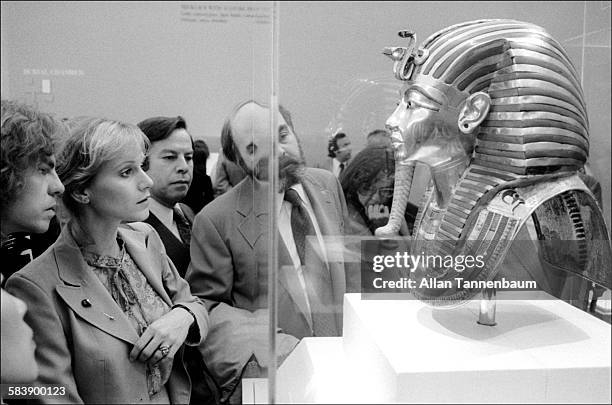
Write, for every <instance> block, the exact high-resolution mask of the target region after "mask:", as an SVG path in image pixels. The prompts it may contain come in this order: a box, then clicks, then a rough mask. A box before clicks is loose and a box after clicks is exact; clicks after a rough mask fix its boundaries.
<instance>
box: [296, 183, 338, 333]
mask: <svg viewBox="0 0 612 405" xmlns="http://www.w3.org/2000/svg"><path fill="white" fill-rule="evenodd" d="M284 199H285V200H286V201H288V202H289V203H291V206H292V208H291V231H292V233H293V240H294V242H295V247H296V249H297V253H298V256H299V257H300V261H301V263H302V270H303V275H304V281H305V282H306V293H307V295H308V301H309V303H310V309H311V311H312V314H311V316H312V323H313V329H314V334H315V336H337V335H338V332H337V330H338V328H337V327H336V321H335V315H334V313H333V308H331V305H332V292H331V279H330V277H329V270H328V269H327V265H326V264H325V263H324V262H323V261H322V260H321V258H320V257H319V255H318V254H316V253H315V254H307V252H306V236H315V237H316V232H315V228H314V225H313V223H312V221H311V219H310V216H309V215H308V212H307V211H306V207H305V206H304V201H303V200H302V199H301V198H300V196H299V194H298V193H297V191H295V190H293V189H289V190H287V191H285V198H284ZM311 252H312V249H309V252H308V253H311Z"/></svg>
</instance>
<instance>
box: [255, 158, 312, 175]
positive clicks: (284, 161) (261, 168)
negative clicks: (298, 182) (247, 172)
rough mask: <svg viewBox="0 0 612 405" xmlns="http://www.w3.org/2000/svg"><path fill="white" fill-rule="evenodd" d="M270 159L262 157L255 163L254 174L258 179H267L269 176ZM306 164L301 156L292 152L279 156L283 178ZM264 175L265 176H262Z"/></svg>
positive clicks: (280, 173) (279, 165)
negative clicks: (291, 153)
mask: <svg viewBox="0 0 612 405" xmlns="http://www.w3.org/2000/svg"><path fill="white" fill-rule="evenodd" d="M269 162H270V159H269V158H267V157H265V158H262V159H261V160H260V161H259V162H257V165H255V170H254V172H255V173H254V174H255V177H257V178H258V179H267V178H268V177H269V176H268V165H269ZM302 166H304V161H303V160H302V159H301V158H298V157H296V156H293V155H290V154H287V153H285V154H283V155H281V156H280V157H279V158H278V173H279V177H280V178H281V179H284V178H286V177H287V174H289V173H294V172H295V171H297V170H298V169H300V168H301V167H302ZM262 175H263V177H262Z"/></svg>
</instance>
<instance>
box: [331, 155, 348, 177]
mask: <svg viewBox="0 0 612 405" xmlns="http://www.w3.org/2000/svg"><path fill="white" fill-rule="evenodd" d="M341 164H343V165H344V169H346V162H341V161H339V160H338V159H336V158H333V159H332V173H333V174H334V176H336V178H338V177H340V165H341Z"/></svg>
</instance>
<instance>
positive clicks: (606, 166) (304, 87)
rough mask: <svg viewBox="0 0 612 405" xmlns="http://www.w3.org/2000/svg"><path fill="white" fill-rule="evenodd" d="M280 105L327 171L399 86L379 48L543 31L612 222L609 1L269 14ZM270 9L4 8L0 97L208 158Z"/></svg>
mask: <svg viewBox="0 0 612 405" xmlns="http://www.w3.org/2000/svg"><path fill="white" fill-rule="evenodd" d="M277 4H278V11H279V22H280V24H279V35H278V37H279V43H278V50H279V55H278V56H279V58H278V63H279V89H280V92H279V94H280V101H281V102H282V103H283V104H284V105H285V106H286V107H287V108H288V109H289V110H290V111H291V112H292V114H293V118H294V123H295V126H296V130H297V132H298V133H299V134H300V135H301V137H302V143H303V146H304V149H305V153H306V158H307V160H308V163H309V164H310V165H312V166H323V165H325V164H326V159H327V157H326V143H327V137H328V136H330V135H331V134H333V133H334V132H336V131H338V130H344V131H345V132H347V134H348V135H349V137H350V138H351V140H352V143H353V152H354V153H356V152H357V151H359V150H360V149H361V148H362V147H363V145H364V143H365V135H366V134H367V132H369V131H370V130H372V129H375V128H379V127H382V126H384V120H385V118H386V116H387V115H388V114H389V113H390V112H391V111H392V110H393V109H394V107H395V103H396V101H397V98H398V96H397V91H398V89H399V82H397V81H395V79H394V78H393V74H392V70H391V67H392V62H391V61H390V60H389V59H388V58H386V57H385V56H383V55H382V53H381V51H382V49H383V47H385V46H392V45H402V40H401V38H399V37H398V36H397V31H398V30H401V29H411V30H413V31H415V32H416V33H417V39H418V41H419V42H420V41H422V40H424V39H425V38H427V36H429V35H430V34H432V33H433V32H435V31H437V30H439V29H441V28H444V27H446V26H448V25H451V24H455V23H459V22H462V21H466V20H473V19H479V18H512V19H519V20H524V21H529V22H532V23H535V24H539V25H541V26H543V27H544V28H546V29H547V30H548V31H549V32H550V33H551V34H552V35H553V36H554V37H556V38H557V39H558V40H559V41H560V42H561V43H562V44H563V45H564V46H565V48H566V49H567V51H568V54H569V56H570V58H571V59H572V61H573V62H574V64H575V66H576V68H577V70H578V71H579V72H580V74H581V76H582V78H583V85H584V91H585V96H586V100H587V106H588V112H589V116H590V127H591V128H590V136H591V152H590V153H591V157H590V161H591V165H592V168H593V171H594V173H595V175H596V176H597V177H598V178H599V179H600V181H601V183H602V188H603V196H604V212H605V216H606V220H607V223H608V224H610V194H611V190H610V172H611V170H612V169H611V167H610V159H609V156H610V2H609V1H593V2H583V1H575V2H530V1H526V2H439V1H436V2H280V3H277ZM272 10H273V3H271V2H96V3H90V2H82V3H81V2H11V1H3V2H2V97H3V98H5V97H12V98H18V99H22V100H26V101H30V102H32V103H34V104H37V105H38V106H39V107H41V108H42V109H45V110H47V111H52V112H55V113H56V114H58V115H60V116H78V115H102V116H106V117H111V118H116V119H120V120H126V121H130V122H138V121H140V120H141V119H143V118H146V117H150V116H154V115H179V114H180V115H182V116H184V117H185V118H186V120H187V122H188V125H189V128H190V130H191V132H192V134H193V135H194V137H196V138H201V139H204V140H205V141H206V142H207V143H208V144H209V146H210V148H211V150H212V151H214V150H217V149H218V148H219V135H218V134H219V132H220V129H221V126H222V122H223V119H224V117H225V115H226V114H227V113H228V112H229V111H230V109H231V107H232V106H233V105H234V104H235V103H236V102H238V101H240V100H243V99H246V98H256V99H264V100H267V99H269V95H270V91H271V88H272V83H271V77H272V70H271V69H272V58H271V56H272V50H273V49H275V48H274V45H273V35H272Z"/></svg>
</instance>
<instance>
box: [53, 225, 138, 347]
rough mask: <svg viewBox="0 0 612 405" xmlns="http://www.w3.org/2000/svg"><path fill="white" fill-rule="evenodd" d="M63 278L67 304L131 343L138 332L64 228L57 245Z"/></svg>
mask: <svg viewBox="0 0 612 405" xmlns="http://www.w3.org/2000/svg"><path fill="white" fill-rule="evenodd" d="M53 253H54V255H55V261H56V264H57V269H58V273H59V277H60V279H61V280H62V281H63V282H64V284H58V285H57V286H56V291H57V293H58V294H59V296H60V297H61V298H62V299H63V300H64V302H66V304H67V305H68V306H69V307H70V308H71V309H72V310H73V311H74V312H75V313H76V314H77V315H78V316H79V317H81V318H82V319H84V320H85V321H86V322H88V323H90V324H92V325H93V326H95V327H97V328H98V329H100V330H102V331H104V332H106V333H108V334H110V335H113V336H115V337H116V338H118V339H122V340H124V341H126V342H128V343H130V344H133V343H135V342H136V340H138V334H137V333H136V330H135V329H134V327H133V326H132V324H131V323H130V321H129V319H128V318H127V317H126V315H125V314H124V313H123V311H122V310H121V308H119V306H118V305H117V304H116V303H115V301H114V300H113V298H112V297H111V295H110V294H109V293H108V291H107V290H106V288H105V287H104V285H102V283H101V282H100V280H99V279H98V278H97V277H96V275H95V274H94V272H93V271H92V270H91V269H90V268H89V266H88V265H87V263H85V260H84V259H83V256H82V254H81V251H80V250H79V248H78V247H77V245H76V243H75V242H74V239H73V238H72V236H71V235H70V231H69V230H68V227H64V229H63V230H62V234H61V235H60V237H59V239H58V243H57V244H56V245H55V247H54V248H53Z"/></svg>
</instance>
